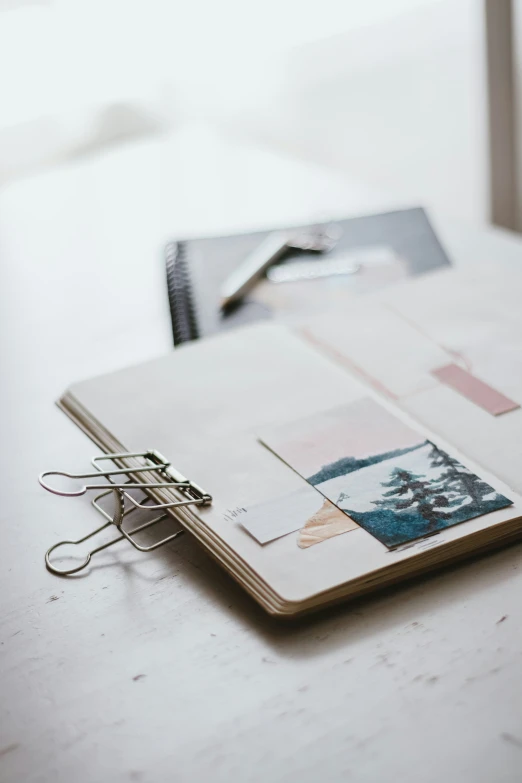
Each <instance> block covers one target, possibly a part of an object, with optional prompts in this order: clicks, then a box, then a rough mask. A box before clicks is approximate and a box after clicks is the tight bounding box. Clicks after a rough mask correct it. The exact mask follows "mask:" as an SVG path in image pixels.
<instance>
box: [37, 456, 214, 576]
mask: <svg viewBox="0 0 522 783" xmlns="http://www.w3.org/2000/svg"><path fill="white" fill-rule="evenodd" d="M107 460H111V461H112V462H113V463H114V464H115V465H117V466H122V465H123V466H124V467H113V468H112V469H109V470H102V468H101V466H100V463H102V462H104V461H107ZM129 462H132V464H131V465H129V464H128V463H129ZM91 463H92V465H93V467H94V468H95V470H94V471H90V472H88V473H76V474H75V473H67V472H66V471H60V470H46V471H44V472H43V473H41V474H40V476H39V477H38V481H39V482H40V484H41V486H42V487H44V489H46V490H47V491H48V492H53V493H54V494H55V495H62V496H63V497H78V496H79V495H84V494H85V493H86V492H88V491H92V490H101V492H98V494H97V495H96V496H95V497H94V498H93V500H92V505H93V506H94V507H95V508H96V510H97V511H98V512H99V513H100V514H101V515H102V516H103V517H104V518H105V519H106V520H107V521H106V522H105V523H104V524H103V525H101V526H100V527H98V528H96V529H95V530H93V531H92V532H91V533H88V534H87V535H86V536H83V538H79V539H77V540H74V541H73V540H64V541H58V542H57V543H56V544H53V546H51V547H50V548H49V549H48V550H47V552H46V553H45V565H46V566H47V569H48V570H49V571H51V573H53V574H57V575H59V576H67V575H69V574H76V573H77V572H78V571H81V570H82V569H84V568H86V567H87V566H88V565H89V563H90V562H91V558H92V556H93V555H95V554H96V553H97V552H101V551H102V550H103V549H107V548H108V547H110V546H113V544H116V543H117V542H118V541H122V540H123V539H124V538H126V539H127V541H129V542H130V543H131V544H132V546H133V547H135V548H136V549H138V550H139V551H140V552H150V551H152V550H153V549H157V548H158V547H160V546H163V544H167V543H168V542H169V541H172V540H173V539H174V538H177V536H179V535H181V533H183V532H184V531H183V530H178V531H176V532H175V533H172V534H171V535H168V536H166V537H165V538H162V539H161V540H160V541H157V542H155V543H153V544H151V545H149V546H142V545H141V544H139V543H138V542H137V541H136V539H135V535H136V534H137V533H140V532H141V531H143V530H147V529H148V528H151V527H153V526H154V525H157V524H158V523H159V522H161V521H162V520H164V519H166V518H167V517H168V516H169V515H168V514H167V513H166V511H165V509H169V508H172V509H174V508H178V507H180V506H205V505H209V504H210V503H211V502H212V496H211V495H209V494H208V492H205V491H204V490H203V489H201V487H199V486H198V485H197V484H195V483H194V482H193V481H190V480H189V479H187V478H185V476H183V475H182V474H181V473H180V472H179V471H178V470H176V469H175V468H174V467H173V466H172V464H171V463H170V462H169V461H168V460H166V459H165V457H163V455H162V454H160V453H159V452H158V451H155V450H150V451H141V452H121V453H117V454H104V455H102V456H99V457H93V459H92V460H91ZM50 476H56V477H58V476H60V477H62V478H66V479H71V480H80V481H83V482H85V483H83V484H82V486H80V487H79V488H76V489H60V488H58V487H56V486H52V485H51V484H50V483H49V481H48V477H50ZM115 477H116V478H115ZM94 478H103V479H106V480H107V481H108V482H109V484H106V483H100V482H94V483H91V482H89V481H86V480H88V479H94ZM123 478H125V479H126V480H125V481H122V479H123ZM138 478H143V480H142V481H139V480H137V479H138ZM151 489H156V490H160V491H161V490H168V489H172V490H174V491H175V492H176V493H177V495H179V496H180V497H179V498H178V499H176V500H174V501H169V502H166V503H157V502H153V503H151V502H150V500H151V499H150V497H148V496H147V491H148V490H151ZM129 490H140V491H141V492H143V493H144V496H145V500H143V501H140V500H137V499H136V498H135V497H134V495H133V494H131V493H130V492H129ZM111 494H112V495H113V497H114V501H115V509H114V512H113V514H112V516H111V514H109V513H108V512H107V511H106V510H105V509H104V508H103V506H102V505H101V503H100V501H101V500H102V498H104V497H106V496H108V495H111ZM126 501H127V506H126ZM137 509H145V510H147V511H158V510H160V512H161V513H160V514H159V516H155V517H154V518H153V519H150V520H149V521H147V522H145V523H143V524H141V525H138V526H137V527H134V528H133V529H132V530H124V529H123V522H124V520H125V518H126V517H128V516H129V515H130V514H132V513H133V512H134V511H136V510H137ZM110 525H114V526H115V527H116V528H117V530H118V533H119V535H117V536H116V537H115V538H113V539H111V540H110V541H107V542H106V543H104V544H101V545H100V546H98V547H96V548H95V549H92V550H91V551H90V552H88V553H87V555H86V557H85V560H84V561H83V562H82V563H81V564H80V565H78V566H75V567H74V568H68V569H65V568H59V567H58V566H56V565H54V564H53V563H52V562H51V554H52V553H53V552H54V551H55V550H56V549H58V547H61V546H64V545H66V544H82V543H83V542H84V541H87V540H88V539H89V538H92V537H93V536H96V535H97V534H98V533H101V532H102V530H105V528H108V527H110Z"/></svg>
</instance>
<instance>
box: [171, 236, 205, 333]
mask: <svg viewBox="0 0 522 783" xmlns="http://www.w3.org/2000/svg"><path fill="white" fill-rule="evenodd" d="M165 267H166V273H167V292H168V297H169V307H170V317H171V321H172V337H173V340H174V345H175V346H176V345H180V344H181V343H186V342H189V341H190V340H197V339H198V338H199V328H198V321H197V316H196V309H195V306H194V296H193V291H192V283H191V280H190V272H189V267H188V258H187V246H186V243H185V242H169V243H168V245H167V246H166V248H165Z"/></svg>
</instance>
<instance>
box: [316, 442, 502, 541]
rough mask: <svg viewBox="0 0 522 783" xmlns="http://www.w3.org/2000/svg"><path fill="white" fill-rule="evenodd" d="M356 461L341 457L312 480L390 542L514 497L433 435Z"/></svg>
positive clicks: (493, 508)
mask: <svg viewBox="0 0 522 783" xmlns="http://www.w3.org/2000/svg"><path fill="white" fill-rule="evenodd" d="M357 462H358V460H356V459H353V458H348V459H347V460H344V459H341V460H338V461H337V462H334V463H332V464H330V465H326V466H324V467H323V468H322V469H321V470H320V471H319V472H318V473H317V474H315V475H314V476H310V477H309V478H308V481H309V482H310V483H311V484H313V485H314V486H315V487H316V488H317V489H318V490H319V491H320V492H321V493H322V494H323V495H325V496H326V497H327V498H329V499H330V500H331V501H332V502H334V503H335V504H336V505H337V506H338V507H339V508H340V509H342V510H343V511H344V512H345V513H346V514H348V516H349V517H351V518H352V519H353V520H354V521H355V522H357V524H359V525H360V526H361V527H364V528H365V530H367V531H368V532H369V533H371V534H372V535H373V536H375V538H377V539H379V541H381V542H382V543H383V544H385V545H386V546H387V547H395V546H398V545H400V544H404V543H406V542H408V541H412V540H414V539H416V538H421V537H422V536H427V535H430V534H432V533H436V532H437V531H439V530H443V529H444V528H446V527H450V526H451V525H456V524H458V523H459V522H465V521H466V520H467V519H473V518H474V517H478V516H481V515H482V514H487V513H488V512H490V511H496V510H498V509H500V508H505V507H506V506H509V505H511V502H512V501H511V500H508V499H507V498H506V497H504V496H503V495H500V494H498V492H496V491H495V490H494V489H493V487H490V486H489V484H486V482H485V481H482V479H480V478H479V477H478V476H476V475H475V474H474V473H472V472H471V471H470V470H468V469H467V468H466V467H465V466H464V465H462V464H461V463H460V462H458V461H457V460H456V459H454V458H453V457H450V455H449V454H447V453H446V452H445V451H442V450H441V449H438V448H437V447H436V446H435V445H434V444H433V443H430V441H428V440H425V441H423V442H421V443H419V444H418V445H416V446H412V447H410V448H409V449H397V450H396V452H393V451H391V452H386V453H384V454H375V455H372V456H371V457H367V458H365V459H363V460H361V462H362V463H363V465H362V466H361V467H358V466H357Z"/></svg>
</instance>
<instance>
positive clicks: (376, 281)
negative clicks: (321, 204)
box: [165, 207, 449, 345]
mask: <svg viewBox="0 0 522 783" xmlns="http://www.w3.org/2000/svg"><path fill="white" fill-rule="evenodd" d="M331 226H333V227H334V228H335V231H336V232H337V233H338V235H339V238H338V241H337V243H336V246H335V248H334V249H333V250H332V251H331V252H330V253H328V254H327V256H325V258H327V259H328V260H338V259H343V258H345V257H347V256H348V255H349V254H352V255H353V256H357V254H358V253H360V252H361V251H362V252H363V253H365V254H366V259H369V258H370V256H371V254H372V251H375V250H377V251H378V252H377V253H374V254H373V260H375V259H377V260H379V263H378V264H375V263H372V264H371V265H370V264H366V263H364V264H363V269H361V274H358V275H356V276H351V277H350V278H348V277H345V278H343V277H336V278H325V279H318V280H313V281H306V282H302V283H279V284H278V283H270V282H269V281H265V282H264V283H262V284H261V285H259V286H257V287H256V289H255V290H254V291H253V292H252V293H251V294H250V295H249V296H248V297H247V298H246V299H245V300H244V301H243V302H242V303H241V304H240V305H239V306H238V307H235V308H233V309H230V310H228V311H227V312H226V314H223V313H222V312H221V311H220V308H219V301H220V286H221V284H222V283H223V281H224V280H225V279H226V278H227V277H228V275H229V274H230V273H231V272H233V271H234V269H236V268H237V267H238V266H239V265H240V264H241V263H242V262H243V261H244V260H245V258H246V257H247V256H248V254H249V253H251V252H252V251H253V250H255V248H256V247H257V246H258V245H259V244H260V243H261V242H262V241H263V239H265V237H266V236H267V235H268V234H269V233H270V232H269V231H256V232H253V233H248V234H235V235H231V236H221V237H204V238H197V239H181V240H179V241H175V242H171V243H169V244H168V245H167V247H166V249H165V263H166V273H167V291H168V298H169V304H170V313H171V319H172V332H173V338H174V344H175V345H179V344H181V343H184V342H188V341H189V340H195V339H198V338H199V337H204V336H207V335H209V334H214V333H216V332H219V331H223V330H228V329H231V328H235V327H237V326H243V325H244V324H246V323H253V322H256V321H263V320H267V319H270V318H272V317H277V316H280V315H283V316H284V315H286V314H288V313H291V314H293V313H295V312H299V313H301V312H304V311H306V310H308V311H310V310H314V309H320V308H321V306H322V303H325V302H326V303H328V302H330V301H331V300H332V298H333V299H343V298H345V297H346V296H347V294H356V295H357V294H359V293H363V292H366V291H371V290H375V289H377V288H379V287H382V286H387V285H389V284H391V283H394V282H397V281H398V280H402V279H404V278H405V277H410V276H411V277H416V276H418V275H421V274H424V273H425V272H431V271H433V270H434V269H437V268H438V267H444V266H447V265H449V260H448V257H447V255H446V253H445V252H444V249H443V247H442V246H441V244H440V242H439V240H438V238H437V235H436V234H435V232H434V230H433V228H432V226H431V223H430V221H429V219H428V216H427V215H426V212H425V211H424V209H422V208H421V207H415V208H412V209H403V210H397V211H395V212H386V213H382V214H375V215H365V216H362V217H354V218H348V219H346V220H337V221H332V222H329V223H325V224H322V227H323V228H325V227H331ZM302 228H303V227H295V226H294V227H291V228H288V230H292V229H296V230H300V229H302ZM305 228H306V229H307V230H310V228H311V227H310V226H307V227H305ZM383 251H384V253H383ZM295 256H296V253H295V252H294V253H292V252H290V253H288V254H287V255H286V256H285V260H284V261H282V264H283V265H284V264H288V263H292V261H293V260H294V258H295ZM316 258H317V256H315V255H314V254H313V253H300V254H299V259H300V260H301V261H305V262H307V261H308V262H312V263H313V262H314V261H315V259H316ZM383 259H384V261H385V263H382V261H383Z"/></svg>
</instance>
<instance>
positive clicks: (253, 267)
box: [221, 231, 290, 310]
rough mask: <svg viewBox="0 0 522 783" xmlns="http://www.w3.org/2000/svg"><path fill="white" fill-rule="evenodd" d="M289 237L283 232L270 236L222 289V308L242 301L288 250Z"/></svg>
mask: <svg viewBox="0 0 522 783" xmlns="http://www.w3.org/2000/svg"><path fill="white" fill-rule="evenodd" d="M289 247H290V245H289V236H288V234H286V233H284V232H282V231H276V232H273V233H271V234H269V235H268V236H267V237H266V238H265V239H264V240H263V241H262V242H261V244H259V245H258V246H257V247H256V249H255V250H254V251H253V252H252V253H250V255H248V256H247V257H246V259H245V260H244V261H243V263H242V264H241V265H240V266H239V267H238V268H237V269H235V270H234V271H233V272H232V274H231V275H230V276H229V277H228V278H227V279H226V280H225V282H224V284H223V286H222V288H221V308H222V309H223V310H224V309H226V308H227V307H229V305H231V304H232V303H233V302H237V301H238V300H239V299H242V298H243V296H244V295H245V294H246V293H247V292H248V291H250V289H251V288H253V286H254V285H255V283H256V281H257V280H259V278H260V277H262V276H263V274H264V273H265V272H266V270H267V269H268V267H269V266H271V265H272V264H273V263H275V262H276V261H278V260H279V259H280V258H281V257H282V256H283V255H284V254H285V253H286V251H287V250H288V248H289Z"/></svg>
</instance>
